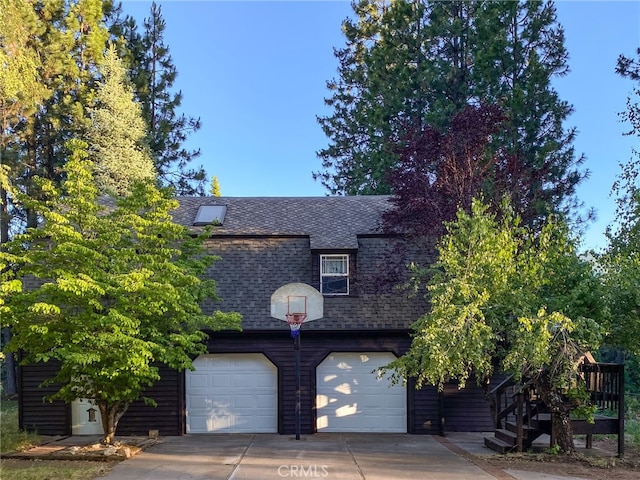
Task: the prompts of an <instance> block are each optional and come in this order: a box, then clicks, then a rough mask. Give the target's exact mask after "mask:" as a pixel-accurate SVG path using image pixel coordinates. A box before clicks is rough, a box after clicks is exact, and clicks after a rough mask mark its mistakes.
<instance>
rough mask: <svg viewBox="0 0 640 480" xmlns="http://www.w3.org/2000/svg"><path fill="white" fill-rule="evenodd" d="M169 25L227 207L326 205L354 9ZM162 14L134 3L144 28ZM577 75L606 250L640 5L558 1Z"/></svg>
mask: <svg viewBox="0 0 640 480" xmlns="http://www.w3.org/2000/svg"><path fill="white" fill-rule="evenodd" d="M157 3H159V4H160V5H161V6H162V12H163V16H164V18H165V21H166V23H167V28H166V31H165V43H166V44H167V45H168V46H169V48H170V51H171V55H172V57H173V60H174V64H175V65H176V67H177V69H178V79H177V81H176V84H175V87H176V88H177V89H180V90H182V92H183V96H184V98H183V103H182V112H184V113H185V114H187V115H190V116H194V117H200V118H201V120H202V129H201V130H200V131H198V132H197V133H195V134H194V135H191V137H190V139H189V142H188V146H190V147H191V148H200V149H201V151H202V155H201V157H200V158H199V159H198V160H197V161H198V162H199V163H202V165H203V166H204V168H205V169H206V171H207V173H208V175H209V176H212V175H216V176H217V177H218V179H219V181H220V186H221V191H222V194H223V195H225V196H318V195H326V193H327V192H326V190H325V189H324V187H323V186H322V185H321V184H320V183H319V182H316V181H314V180H313V179H312V178H311V172H313V171H317V170H319V169H320V167H321V163H320V160H319V159H318V158H317V157H316V152H317V151H318V150H319V149H321V148H323V147H325V146H326V145H327V144H328V139H327V138H326V137H325V136H324V134H323V132H322V130H321V128H320V126H319V124H318V123H317V121H316V116H317V115H326V114H328V113H330V111H329V110H328V109H327V107H325V106H324V101H323V99H324V97H326V96H327V95H328V91H327V89H326V81H327V80H329V79H331V78H334V77H336V76H337V66H338V62H337V60H336V58H335V57H334V55H333V48H334V47H338V48H340V47H342V46H343V45H344V37H343V35H342V33H341V29H340V27H341V22H342V20H344V19H345V18H346V17H347V16H349V15H350V14H351V12H352V10H351V7H350V3H349V2H347V1H317V2H312V1H279V2H274V1H254V2H247V1H227V2H220V1H179V0H174V1H159V2H157ZM150 5H151V2H147V1H135V0H125V1H124V2H123V9H124V11H125V12H126V13H128V14H130V15H133V16H134V17H135V18H136V19H138V23H139V25H140V27H142V19H143V18H145V17H147V16H148V14H149V8H150ZM556 7H557V12H558V20H559V22H560V23H561V24H562V25H563V27H564V29H565V36H566V42H565V46H566V47H567V49H568V51H569V55H570V58H569V66H570V69H571V71H570V73H569V74H568V75H567V76H566V77H564V78H560V79H556V80H555V81H554V86H555V88H556V89H557V90H558V92H559V94H560V97H561V98H562V99H563V100H566V101H568V102H569V103H571V104H572V105H573V106H574V114H573V115H572V116H571V117H570V118H569V120H568V122H567V124H566V126H567V127H576V128H577V130H578V135H577V138H576V141H575V143H574V145H575V147H576V152H577V154H578V155H580V154H584V155H585V156H586V161H585V164H584V166H585V168H587V169H588V170H589V171H590V172H591V175H590V177H589V179H588V180H586V181H585V182H584V183H583V184H582V185H581V186H580V187H579V189H578V195H579V197H580V199H581V200H582V201H583V202H584V203H585V205H586V206H588V207H595V208H596V211H597V215H598V219H597V221H596V222H595V223H594V224H592V225H591V226H590V227H589V229H588V230H587V232H586V234H585V239H584V246H585V247H588V248H599V247H604V246H605V239H604V236H603V232H604V230H605V227H606V226H607V224H609V223H610V222H611V221H612V220H613V213H614V209H615V205H614V200H613V199H612V198H611V197H610V195H609V194H610V190H611V185H612V184H613V181H614V179H615V175H616V174H617V172H618V171H619V167H618V163H619V162H621V161H623V162H626V161H627V160H628V159H629V158H631V148H632V146H634V145H635V146H637V143H638V139H637V137H636V138H632V137H623V135H622V134H623V132H624V131H625V125H624V124H621V123H620V121H619V118H618V112H620V111H622V110H624V108H625V102H626V98H627V95H628V94H629V92H630V91H631V88H632V86H633V85H632V83H631V82H630V81H628V80H624V79H621V78H619V77H618V76H617V75H616V74H615V73H614V68H615V62H616V59H617V57H618V55H619V54H626V55H628V56H632V55H633V54H634V52H635V48H637V47H638V46H640V2H638V1H559V2H556Z"/></svg>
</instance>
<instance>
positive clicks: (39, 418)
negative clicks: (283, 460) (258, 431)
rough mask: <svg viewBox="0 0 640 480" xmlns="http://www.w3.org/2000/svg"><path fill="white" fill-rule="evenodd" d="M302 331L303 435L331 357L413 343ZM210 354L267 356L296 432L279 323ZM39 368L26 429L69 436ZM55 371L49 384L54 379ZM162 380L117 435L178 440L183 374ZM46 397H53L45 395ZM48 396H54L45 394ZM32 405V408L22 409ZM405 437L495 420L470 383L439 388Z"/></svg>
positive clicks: (415, 406)
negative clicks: (323, 366) (320, 372)
mask: <svg viewBox="0 0 640 480" xmlns="http://www.w3.org/2000/svg"><path fill="white" fill-rule="evenodd" d="M307 326H308V325H304V326H303V327H302V331H301V337H300V338H301V432H302V433H303V434H312V433H314V431H315V411H314V403H315V396H316V391H315V388H316V385H315V382H316V367H317V366H318V365H319V364H320V363H321V362H322V360H323V359H324V358H325V357H326V356H327V355H328V354H329V353H331V352H359V351H360V352H393V353H394V354H395V355H396V356H399V355H402V354H403V353H405V352H406V350H407V349H408V348H409V345H410V337H409V335H408V334H407V332H406V331H361V332H353V331H345V330H340V331H314V330H308V329H307ZM207 343H208V351H209V353H263V354H264V355H265V356H266V357H267V358H269V360H270V361H271V362H273V364H274V365H276V367H277V368H278V432H279V433H281V434H293V433H294V432H295V414H294V412H295V384H296V381H295V353H294V350H293V340H292V339H291V336H290V334H289V329H288V327H287V326H286V325H285V324H284V323H281V325H280V330H279V331H266V332H255V331H254V332H233V333H231V332H218V333H213V334H212V335H211V338H210V339H209V340H208V342H207ZM41 372H42V367H41V366H37V367H29V366H27V367H22V373H23V375H22V376H26V377H27V378H28V382H27V383H24V382H23V383H24V387H25V388H23V390H22V394H21V399H22V401H23V414H24V415H25V421H24V422H23V423H22V425H23V426H24V428H27V429H28V430H37V431H38V432H40V433H43V434H47V435H55V434H70V421H71V418H70V414H69V409H68V407H67V406H66V405H64V404H62V403H61V402H56V403H54V404H52V405H51V404H48V403H45V404H43V403H42V396H43V395H44V394H45V390H42V389H40V388H38V385H39V383H40V382H41V381H42V380H44V377H43V374H42V373H41ZM53 373H54V371H53V370H52V371H50V372H49V374H48V376H52V375H53ZM161 376H162V379H161V380H160V381H159V382H158V383H157V384H156V385H154V387H153V388H152V389H150V390H149V391H148V392H147V394H146V395H147V396H149V397H150V398H153V399H154V400H155V401H156V402H157V403H158V406H157V407H151V406H146V405H145V404H144V402H142V401H137V402H134V403H133V404H132V405H131V406H130V407H129V411H128V412H127V413H126V414H125V415H124V416H123V417H122V419H121V420H120V424H119V426H118V431H117V433H118V435H147V434H148V431H149V430H151V429H153V430H159V432H160V435H181V434H183V433H184V432H185V427H184V413H185V410H184V398H185V389H184V373H177V372H175V371H172V370H170V369H167V368H162V369H161ZM46 392H48V391H46ZM48 393H51V392H48ZM27 399H31V400H29V401H25V400H27ZM407 404H408V405H407V417H408V418H407V432H408V433H412V434H439V433H441V429H440V418H441V416H444V421H445V425H444V431H445V432H446V431H489V430H492V428H493V427H492V420H491V417H490V413H489V407H488V405H487V402H486V400H485V399H484V396H483V395H482V392H481V390H480V389H479V388H477V387H474V386H473V384H472V382H471V381H470V382H469V386H468V387H467V388H466V389H464V390H458V388H457V385H454V384H448V385H446V386H445V390H444V393H443V394H438V392H437V390H436V388H434V387H425V388H422V389H420V390H416V389H415V388H414V387H413V383H412V382H409V385H408V387H407Z"/></svg>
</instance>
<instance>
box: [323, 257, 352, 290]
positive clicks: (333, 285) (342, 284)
mask: <svg viewBox="0 0 640 480" xmlns="http://www.w3.org/2000/svg"><path fill="white" fill-rule="evenodd" d="M320 292H321V293H323V294H325V295H349V255H320Z"/></svg>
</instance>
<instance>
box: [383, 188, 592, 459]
mask: <svg viewBox="0 0 640 480" xmlns="http://www.w3.org/2000/svg"><path fill="white" fill-rule="evenodd" d="M438 253H439V258H438V261H437V262H436V264H435V265H433V266H432V267H431V268H429V269H421V268H419V267H417V266H415V267H414V277H413V281H414V288H416V291H421V290H422V289H423V288H424V286H425V279H426V278H427V277H428V281H426V292H425V293H426V294H427V295H428V296H429V298H430V301H431V309H430V310H429V311H428V312H427V313H425V314H424V315H423V316H422V317H420V318H419V319H418V320H417V321H416V322H415V323H414V324H413V325H412V330H413V341H412V344H411V347H410V349H409V351H408V352H407V353H406V354H405V355H403V356H402V357H400V358H399V359H398V360H397V361H395V362H393V363H392V364H390V365H389V366H388V368H394V369H396V370H395V373H394V375H395V378H396V379H397V380H398V379H405V378H408V377H415V378H416V380H417V386H418V387H420V386H422V385H424V384H431V385H437V386H439V387H440V388H442V386H443V385H444V383H445V382H447V381H449V380H451V379H455V380H457V381H458V382H459V383H460V385H464V384H465V383H466V382H467V380H468V379H469V378H470V377H471V375H472V374H474V375H475V376H476V379H477V381H478V383H479V384H480V385H482V386H483V387H485V388H487V387H488V382H489V380H490V378H491V376H492V375H493V373H494V366H495V365H496V364H499V365H500V367H501V368H502V369H503V371H505V372H508V373H511V374H512V375H514V377H515V378H517V379H523V378H526V379H532V380H533V381H534V382H535V384H536V387H537V389H538V391H539V392H540V393H541V395H542V398H543V400H544V401H545V403H546V404H547V405H548V406H549V408H550V409H551V412H552V415H553V416H554V420H555V421H554V428H556V429H557V430H555V431H554V433H555V438H556V441H557V442H558V445H559V446H560V447H561V448H562V449H563V450H564V451H567V452H571V451H573V449H574V447H573V440H572V431H571V422H570V421H569V414H570V412H571V411H572V410H573V409H575V408H577V407H579V406H584V400H585V399H584V396H583V393H584V392H583V391H580V389H576V388H575V385H576V380H577V378H578V372H577V365H578V360H579V358H580V356H581V355H583V353H584V352H585V351H587V350H590V349H592V348H596V347H597V346H598V344H599V341H600V336H601V334H602V329H601V328H600V326H599V324H598V323H597V322H596V321H597V320H601V318H602V315H603V311H602V308H601V307H600V295H599V292H600V289H599V283H598V280H597V278H596V277H595V275H594V274H593V273H592V272H591V269H590V268H591V267H590V265H589V264H588V263H587V262H584V261H582V260H580V259H579V258H578V256H577V253H576V250H575V247H574V246H573V244H572V242H571V237H570V235H569V230H568V228H567V227H566V226H565V225H564V224H563V222H559V221H553V220H549V221H548V222H547V223H546V224H545V226H544V228H543V229H542V231H541V232H538V233H536V232H534V231H533V230H531V229H530V228H527V227H525V226H522V225H521V224H520V221H519V219H518V217H517V216H516V215H515V214H514V213H513V212H512V210H511V207H509V206H508V204H506V203H505V204H503V208H502V213H501V217H498V216H497V215H496V214H492V213H490V212H489V210H488V207H487V206H485V205H484V204H482V202H480V201H478V200H474V201H473V203H472V206H471V213H467V212H465V211H464V210H460V211H459V212H458V216H457V220H456V221H454V222H449V223H447V233H446V235H445V236H444V237H442V239H441V241H440V243H439V246H438Z"/></svg>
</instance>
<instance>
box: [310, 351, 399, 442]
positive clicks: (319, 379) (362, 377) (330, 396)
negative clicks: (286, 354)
mask: <svg viewBox="0 0 640 480" xmlns="http://www.w3.org/2000/svg"><path fill="white" fill-rule="evenodd" d="M395 358H396V357H395V356H394V355H393V354H391V353H388V352H369V353H355V352H341V353H332V354H330V355H329V356H328V357H327V358H326V359H325V360H324V361H323V362H322V363H321V364H320V365H319V366H318V368H317V370H316V383H317V384H316V393H317V395H316V412H317V416H316V429H317V430H318V431H320V432H406V428H407V427H406V425H407V420H406V419H407V414H406V408H407V407H406V388H405V387H404V386H402V385H392V384H391V382H390V380H389V379H388V378H378V377H377V374H376V373H375V372H376V371H377V369H378V368H379V367H381V366H384V365H387V364H389V363H390V362H391V361H393V360H395Z"/></svg>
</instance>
